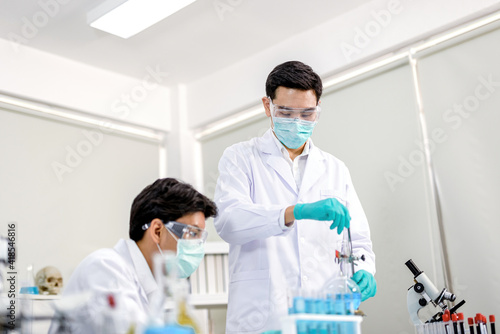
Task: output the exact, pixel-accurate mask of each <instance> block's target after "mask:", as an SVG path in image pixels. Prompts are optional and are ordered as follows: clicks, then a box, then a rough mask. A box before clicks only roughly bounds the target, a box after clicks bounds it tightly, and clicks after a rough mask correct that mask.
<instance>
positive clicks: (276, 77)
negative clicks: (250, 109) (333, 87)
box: [266, 61, 323, 102]
mask: <svg viewBox="0 0 500 334" xmlns="http://www.w3.org/2000/svg"><path fill="white" fill-rule="evenodd" d="M279 86H282V87H286V88H294V89H300V90H310V89H312V90H314V92H315V93H316V102H318V101H319V99H320V97H321V94H322V93H323V83H322V82H321V78H320V76H319V75H318V74H316V72H314V71H313V69H312V68H311V67H310V66H309V65H306V64H304V63H301V62H300V61H287V62H286V63H283V64H280V65H278V66H276V67H275V68H274V69H273V70H272V71H271V73H269V75H268V77H267V80H266V96H269V97H270V98H271V100H274V98H275V97H276V89H277V88H278V87H279Z"/></svg>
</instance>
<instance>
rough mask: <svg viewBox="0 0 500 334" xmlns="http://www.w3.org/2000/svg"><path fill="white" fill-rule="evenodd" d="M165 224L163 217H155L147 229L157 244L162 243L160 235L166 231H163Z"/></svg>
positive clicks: (149, 235)
mask: <svg viewBox="0 0 500 334" xmlns="http://www.w3.org/2000/svg"><path fill="white" fill-rule="evenodd" d="M163 229H165V228H164V226H163V222H162V221H161V219H158V218H155V219H153V220H152V221H151V226H150V227H149V228H148V229H147V230H146V233H147V234H148V238H150V239H151V240H152V241H153V242H154V243H155V244H159V243H160V239H161V238H160V237H161V234H162V233H164V231H163Z"/></svg>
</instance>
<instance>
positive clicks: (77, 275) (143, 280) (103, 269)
mask: <svg viewBox="0 0 500 334" xmlns="http://www.w3.org/2000/svg"><path fill="white" fill-rule="evenodd" d="M157 291H158V286H157V284H156V281H155V279H154V277H153V274H152V273H151V270H150V269H149V266H148V264H147V262H146V259H145V258H144V256H143V255H142V253H141V251H140V249H139V247H137V244H136V243H135V241H133V240H123V239H122V240H120V241H118V243H117V244H116V246H115V247H114V248H113V249H100V250H98V251H95V252H94V253H92V254H90V255H89V256H87V257H86V258H85V259H84V260H83V261H82V262H81V263H80V264H79V265H78V267H77V268H76V269H75V271H74V272H73V274H72V275H71V278H70V279H69V281H68V283H67V284H66V286H65V288H64V292H63V298H64V299H66V300H68V301H70V300H71V298H72V297H73V298H74V297H75V296H78V295H81V294H84V293H87V294H88V295H89V297H88V298H89V299H88V300H87V302H86V303H85V304H84V305H82V306H80V307H78V308H76V309H74V310H73V312H71V313H70V314H69V315H70V316H71V318H72V319H71V320H70V324H71V330H72V333H75V334H79V333H82V334H88V333H96V331H97V329H98V327H99V326H100V321H101V319H102V315H103V312H105V311H106V310H107V309H108V307H107V304H106V302H107V299H106V296H107V295H108V294H109V293H113V295H114V296H115V299H116V314H115V315H114V316H115V317H116V319H117V324H118V326H119V328H118V329H117V331H116V333H126V331H127V329H128V328H129V326H130V324H131V323H135V324H136V325H144V324H145V322H146V320H147V315H148V313H149V303H150V301H151V299H152V297H153V296H154V295H155V294H156V293H157ZM75 300H76V299H75ZM57 326H58V325H57V324H56V323H55V321H53V322H52V325H51V329H50V330H49V333H55V330H56V329H57Z"/></svg>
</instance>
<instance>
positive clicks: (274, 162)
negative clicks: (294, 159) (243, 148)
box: [257, 129, 299, 194]
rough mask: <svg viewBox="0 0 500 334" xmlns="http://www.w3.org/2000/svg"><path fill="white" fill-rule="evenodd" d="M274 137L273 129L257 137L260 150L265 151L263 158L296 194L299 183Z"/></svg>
mask: <svg viewBox="0 0 500 334" xmlns="http://www.w3.org/2000/svg"><path fill="white" fill-rule="evenodd" d="M273 137H274V134H273V131H272V130H271V129H269V130H267V132H266V133H265V134H264V135H263V136H262V137H260V138H258V139H257V143H258V144H257V147H258V149H259V151H261V152H262V153H263V154H262V160H263V161H264V162H265V163H267V164H268V165H269V166H271V167H272V168H273V169H274V170H275V171H276V172H277V173H278V175H279V176H280V177H281V178H282V179H283V180H284V181H285V183H286V185H287V186H288V187H289V188H290V189H291V190H292V191H293V192H295V194H298V193H299V189H298V188H297V184H296V183H295V179H294V178H293V174H292V170H291V168H290V166H289V165H288V163H287V162H286V161H285V159H284V158H283V155H282V153H281V151H280V149H279V147H278V145H277V144H276V143H275V142H274V138H273Z"/></svg>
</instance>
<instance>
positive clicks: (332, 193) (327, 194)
mask: <svg viewBox="0 0 500 334" xmlns="http://www.w3.org/2000/svg"><path fill="white" fill-rule="evenodd" d="M320 197H321V199H325V198H335V199H337V200H338V201H339V202H340V203H342V204H343V205H346V203H347V201H346V198H345V192H343V191H339V190H335V189H320Z"/></svg>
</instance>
